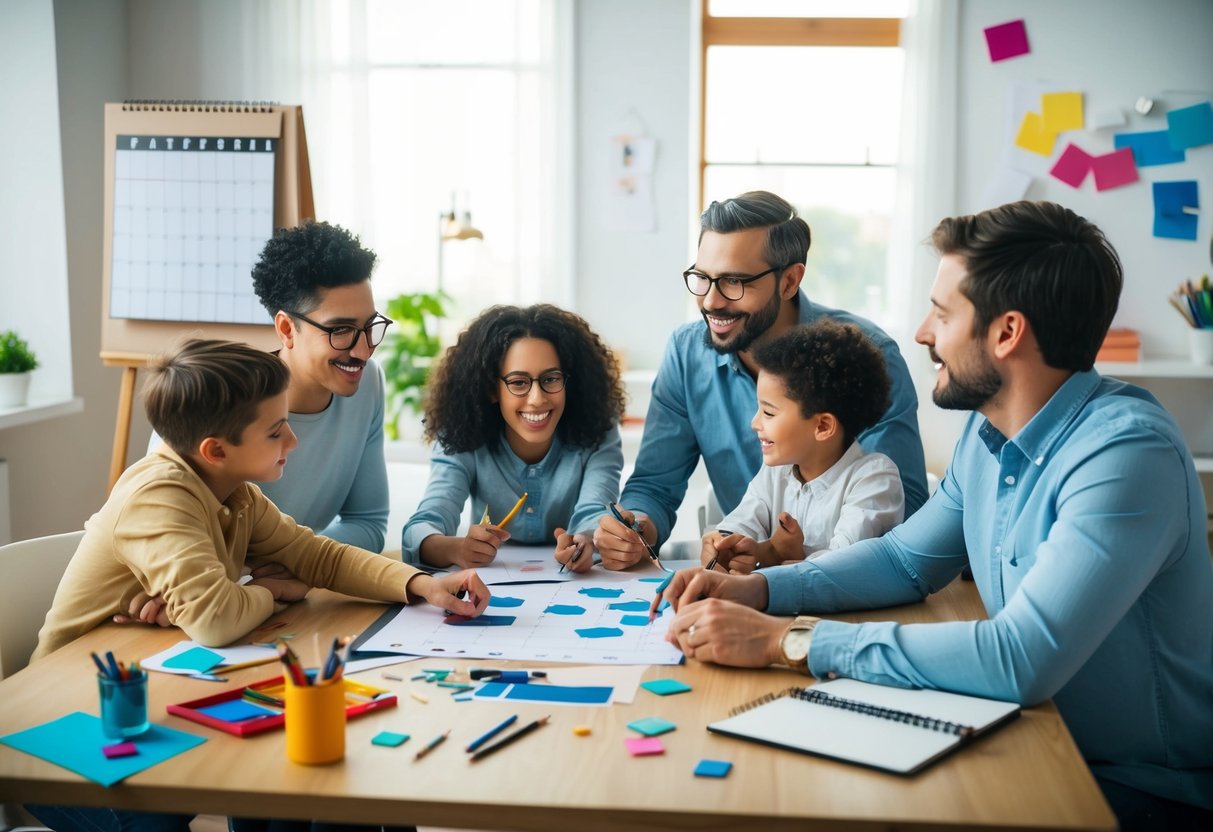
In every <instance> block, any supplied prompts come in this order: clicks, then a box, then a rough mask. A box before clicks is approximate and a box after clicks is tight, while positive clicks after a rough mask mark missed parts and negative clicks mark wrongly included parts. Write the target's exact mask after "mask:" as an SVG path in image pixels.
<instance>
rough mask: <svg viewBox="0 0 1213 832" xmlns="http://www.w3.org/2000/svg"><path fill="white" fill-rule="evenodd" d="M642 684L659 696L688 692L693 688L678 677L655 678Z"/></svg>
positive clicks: (641, 684)
mask: <svg viewBox="0 0 1213 832" xmlns="http://www.w3.org/2000/svg"><path fill="white" fill-rule="evenodd" d="M640 686H641V687H642V688H644V689H645V690H647V691H649V692H650V693H655V694H657V695H658V696H669V695H671V694H674V693H686V692H687V691H689V690H690V689H691V686H690V685H688V684H687V683H686V682H680V681H678V680H677V679H653V680H652V681H649V682H641V683H640Z"/></svg>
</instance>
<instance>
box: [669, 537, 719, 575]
mask: <svg viewBox="0 0 1213 832" xmlns="http://www.w3.org/2000/svg"><path fill="white" fill-rule="evenodd" d="M716 531H717V533H718V534H720V536H721V537H728V536H729V535H731V534H732V532H731V531H729V530H728V529H717V530H716ZM715 568H716V558H712V559H711V560H710V561H708V565H707V566H705V567H704V569H706V570H707V571H708V572H711V571H712V570H713V569H715ZM667 583H668V581H667Z"/></svg>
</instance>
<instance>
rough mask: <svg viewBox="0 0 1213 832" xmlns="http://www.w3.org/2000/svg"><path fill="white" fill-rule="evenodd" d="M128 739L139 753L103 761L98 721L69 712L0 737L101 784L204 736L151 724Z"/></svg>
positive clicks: (184, 748) (198, 741) (105, 741)
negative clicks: (136, 747) (130, 739)
mask: <svg viewBox="0 0 1213 832" xmlns="http://www.w3.org/2000/svg"><path fill="white" fill-rule="evenodd" d="M132 741H133V742H134V743H135V745H137V746H138V747H139V753H138V754H136V755H134V756H131V757H118V758H115V759H113V760H107V759H106V758H105V757H104V756H102V754H101V751H100V749H101V747H102V746H104V745H108V744H109V743H110V742H111V741H110V740H108V739H106V738H105V737H104V736H102V734H101V720H100V719H98V718H97V717H95V716H92V715H90V714H85V713H80V712H79V711H76V712H75V713H70V714H68V715H67V716H62V717H59V719H56V720H52V721H51V722H47V723H44V724H42V725H38V726H35V727H34V728H29V729H27V730H25V731H18V732H17V733H15V734H9V735H8V736H5V737H0V742H2V743H4V744H5V745H8V746H12V747H13V748H16V749H17V750H18V751H24V752H25V753H26V754H32V755H34V756H35V757H40V758H42V759H43V760H47V761H48V762H52V763H54V764H55V765H57V766H62V767H63V768H65V769H67V770H68V771H74V772H76V773H77V774H79V775H81V776H83V777H87V778H88V779H89V780H92V781H94V782H96V783H100V784H101V785H103V786H112V785H113V784H115V783H117V782H120V781H121V780H125V779H126V778H127V777H130V776H131V775H132V774H135V773H136V772H139V771H143V770H144V769H145V768H151V767H152V766H154V765H155V764H156V763H159V762H162V761H164V760H167V759H168V758H170V757H175V756H177V755H178V754H180V753H181V752H183V751H188V750H189V749H191V748H193V747H194V746H196V745H201V744H202V743H204V742H206V738H205V737H199V736H195V735H194V734H187V733H186V732H184V731H178V730H176V729H174V728H165V727H164V726H163V725H152V726H151V727H150V728H148V729H147V730H146V731H144V732H143V733H142V734H140V735H139V736H137V737H132Z"/></svg>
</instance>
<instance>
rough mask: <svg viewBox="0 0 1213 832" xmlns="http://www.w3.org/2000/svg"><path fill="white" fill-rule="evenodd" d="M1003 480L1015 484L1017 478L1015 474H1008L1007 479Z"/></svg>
mask: <svg viewBox="0 0 1213 832" xmlns="http://www.w3.org/2000/svg"><path fill="white" fill-rule="evenodd" d="M1003 482H1005V483H1006V484H1007V485H1014V484H1015V478H1014V477H1013V476H1011V475H1010V474H1007V476H1006V479H1004V480H1003Z"/></svg>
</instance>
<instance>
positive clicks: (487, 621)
mask: <svg viewBox="0 0 1213 832" xmlns="http://www.w3.org/2000/svg"><path fill="white" fill-rule="evenodd" d="M517 620H518V619H517V616H513V615H481V616H478V617H476V618H466V617H464V616H462V615H452V616H448V617H447V618H445V619H443V621H444V623H446V624H450V625H451V626H452V627H508V626H510V625H511V624H513V623H514V622H515V621H517Z"/></svg>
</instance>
